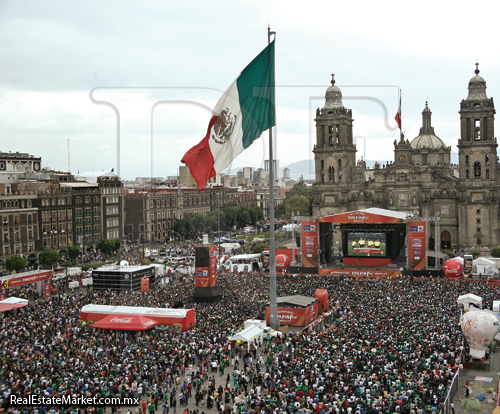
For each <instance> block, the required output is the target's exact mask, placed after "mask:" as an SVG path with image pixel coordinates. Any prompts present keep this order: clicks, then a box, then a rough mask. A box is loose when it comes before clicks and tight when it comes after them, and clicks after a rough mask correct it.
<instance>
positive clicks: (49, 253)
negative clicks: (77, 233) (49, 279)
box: [38, 250, 61, 266]
mask: <svg viewBox="0 0 500 414" xmlns="http://www.w3.org/2000/svg"><path fill="white" fill-rule="evenodd" d="M60 258H61V256H60V255H59V253H58V252H56V251H55V250H45V251H43V252H41V253H40V255H39V256H38V259H39V260H40V264H41V265H43V266H53V265H55V264H56V263H57V262H58V261H59V259H60Z"/></svg>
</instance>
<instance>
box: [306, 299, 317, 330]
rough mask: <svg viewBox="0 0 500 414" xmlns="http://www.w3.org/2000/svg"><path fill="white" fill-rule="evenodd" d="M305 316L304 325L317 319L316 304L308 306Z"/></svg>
mask: <svg viewBox="0 0 500 414" xmlns="http://www.w3.org/2000/svg"><path fill="white" fill-rule="evenodd" d="M305 314H306V325H309V324H310V323H311V322H312V321H315V320H316V318H317V317H318V302H315V303H312V304H310V305H309V306H308V307H307V308H306V311H305Z"/></svg>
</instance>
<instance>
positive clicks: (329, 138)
mask: <svg viewBox="0 0 500 414" xmlns="http://www.w3.org/2000/svg"><path fill="white" fill-rule="evenodd" d="M333 142H334V141H333V136H332V135H330V136H329V137H328V144H330V146H331V147H333Z"/></svg>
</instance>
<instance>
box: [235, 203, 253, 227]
mask: <svg viewBox="0 0 500 414" xmlns="http://www.w3.org/2000/svg"><path fill="white" fill-rule="evenodd" d="M236 222H237V223H238V226H240V227H245V226H246V225H247V224H248V223H250V214H249V213H248V210H247V209H244V208H240V209H239V210H238V212H237V214H236Z"/></svg>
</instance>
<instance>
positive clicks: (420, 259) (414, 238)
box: [408, 221, 427, 270]
mask: <svg viewBox="0 0 500 414" xmlns="http://www.w3.org/2000/svg"><path fill="white" fill-rule="evenodd" d="M425 225H426V223H425V221H409V222H408V266H409V270H425V264H426V249H427V246H426V240H425Z"/></svg>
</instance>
